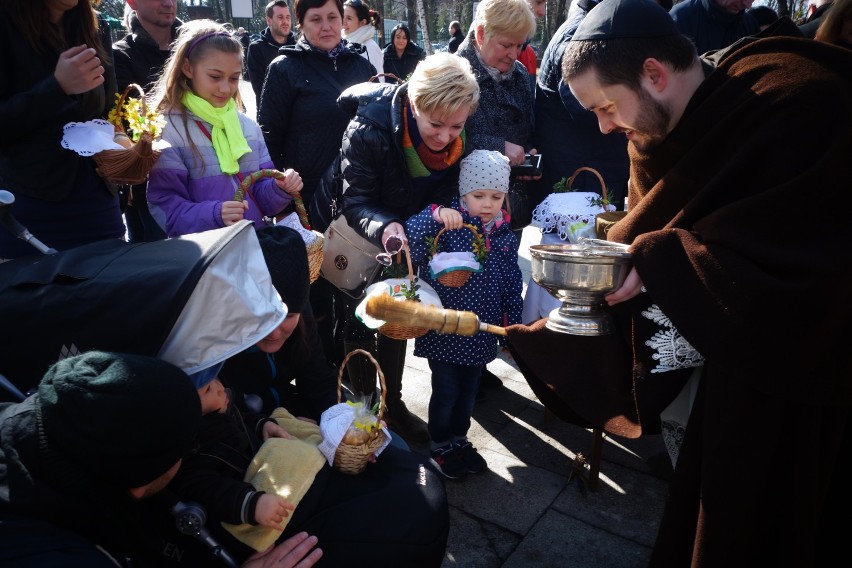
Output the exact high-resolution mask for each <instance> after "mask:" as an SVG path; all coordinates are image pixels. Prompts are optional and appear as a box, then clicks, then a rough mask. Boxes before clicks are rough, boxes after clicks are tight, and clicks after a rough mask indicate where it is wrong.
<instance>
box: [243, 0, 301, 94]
mask: <svg viewBox="0 0 852 568" xmlns="http://www.w3.org/2000/svg"><path fill="white" fill-rule="evenodd" d="M290 22H291V18H290V8H289V7H288V6H287V2H285V1H284V0H272V2H270V3H269V4H267V5H266V29H265V30H263V33H261V34H260V39H256V40H254V41H253V42H251V44H250V45H249V47H248V52H247V53H246V66H247V67H248V78H249V81H251V88H252V89H254V96H255V97H256V98H257V108H260V92H261V91H262V90H263V80H264V79H265V78H266V68H267V67H269V64H270V63H271V62H272V60H273V59H275V58H276V57H278V50H279V49H280V48H282V47H284V46H285V45H296V37H295V35H294V34H293V32H292V25H291V23H290Z"/></svg>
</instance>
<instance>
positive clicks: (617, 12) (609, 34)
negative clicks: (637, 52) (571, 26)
mask: <svg viewBox="0 0 852 568" xmlns="http://www.w3.org/2000/svg"><path fill="white" fill-rule="evenodd" d="M679 34H680V32H679V31H678V29H677V26H675V23H674V20H672V17H671V16H670V15H669V13H668V12H666V10H665V9H664V8H663V7H662V6H660V5H659V4H658V3H657V2H654V1H653V0H603V1H602V2H601V3H600V4H598V5H597V6H595V7H594V8H592V9H591V11H590V12H589V13H588V14H587V15H586V17H585V18H583V21H582V22H580V25H579V26H578V27H577V31H576V32H575V33H574V35H573V36H572V37H571V41H588V40H605V39H620V38H646V37H665V36H671V35H679Z"/></svg>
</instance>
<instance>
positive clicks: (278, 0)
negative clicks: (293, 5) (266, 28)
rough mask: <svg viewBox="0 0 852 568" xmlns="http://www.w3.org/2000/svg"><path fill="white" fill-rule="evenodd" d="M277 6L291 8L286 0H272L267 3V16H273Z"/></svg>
mask: <svg viewBox="0 0 852 568" xmlns="http://www.w3.org/2000/svg"><path fill="white" fill-rule="evenodd" d="M275 8H289V6H287V2H285V1H284V0H272V2H270V3H269V4H267V5H266V17H267V18H271V17H272V14H273V10H274V9H275Z"/></svg>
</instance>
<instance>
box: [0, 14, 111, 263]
mask: <svg viewBox="0 0 852 568" xmlns="http://www.w3.org/2000/svg"><path fill="white" fill-rule="evenodd" d="M80 46H83V47H80ZM0 77H3V79H2V81H0V123H2V125H3V127H2V128H0V187H2V188H3V189H5V190H9V191H11V192H12V193H13V194H14V195H15V206H14V214H15V217H16V218H17V219H18V221H20V222H21V224H23V225H24V226H26V227H27V228H28V229H29V230H30V231H31V232H32V233H33V235H35V236H36V237H37V238H38V239H39V240H41V241H42V242H43V243H44V244H45V245H47V246H49V247H53V248H55V249H57V250H65V249H69V248H73V247H76V246H79V245H83V244H86V243H90V242H94V241H99V240H103V239H111V238H114V239H120V238H122V237H123V236H124V223H123V221H122V219H121V210H120V209H119V203H118V197H117V194H116V192H115V188H114V187H113V186H110V185H108V184H107V182H106V181H104V179H103V178H102V177H100V176H99V175H98V174H97V173H96V172H95V163H94V161H93V160H92V158H91V157H84V156H80V155H78V154H77V153H76V152H73V151H71V150H66V149H65V148H63V147H62V146H61V141H62V136H63V132H64V131H63V127H64V126H65V125H66V124H68V123H69V122H86V121H88V120H92V119H95V118H105V117H106V115H107V113H108V112H109V109H110V108H111V107H112V105H113V104H114V102H115V99H114V97H115V90H116V87H115V71H114V70H113V67H112V42H111V41H110V39H109V28H108V26H107V24H106V21H105V20H103V19H101V18H99V17H98V15H97V14H96V13H95V11H94V10H93V9H92V5H91V3H90V2H88V1H85V2H83V1H81V2H79V3H76V4H74V5H73V6H72V5H70V4H69V3H67V2H65V3H58V2H48V1H47V0H8V1H4V2H3V3H2V5H0ZM33 254H35V255H38V254H40V253H39V252H38V251H37V250H36V249H35V248H33V247H32V246H31V245H29V244H27V243H26V242H24V241H23V240H21V239H16V238H15V236H14V235H12V234H11V233H10V232H8V231H6V230H0V259H2V258H18V257H21V256H30V255H33Z"/></svg>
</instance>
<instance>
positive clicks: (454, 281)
mask: <svg viewBox="0 0 852 568" xmlns="http://www.w3.org/2000/svg"><path fill="white" fill-rule="evenodd" d="M462 228H463V229H467V230H469V231H471V232H472V233H473V236H474V237H476V236H477V235H476V228H475V227H474V226H473V225H468V224H465V225H463V226H462ZM446 230H447V228H446V227H444V228H442V229H441V230H440V231H438V234H437V235H435V248H436V250H437V247H438V239H440V238H441V235H442V234H443V233H444V231H446ZM470 273H471V271H470V270H466V269H458V270H452V271H450V272H446V273H444V274H442V275H440V276H438V278H437V280H438V282H440V283H441V284H443V285H444V286H449V287H451V288H460V287H461V286H464V285H465V284H467V281H468V279H469V278H470Z"/></svg>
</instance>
